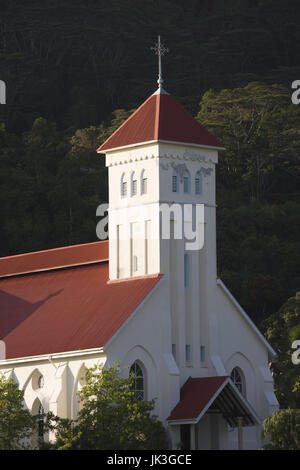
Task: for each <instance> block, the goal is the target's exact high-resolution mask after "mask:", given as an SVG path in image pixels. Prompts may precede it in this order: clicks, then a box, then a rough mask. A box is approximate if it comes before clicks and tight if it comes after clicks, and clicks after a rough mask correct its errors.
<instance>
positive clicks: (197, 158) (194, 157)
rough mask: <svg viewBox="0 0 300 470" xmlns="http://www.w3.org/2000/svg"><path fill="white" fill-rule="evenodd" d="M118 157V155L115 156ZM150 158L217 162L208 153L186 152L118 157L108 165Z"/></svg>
mask: <svg viewBox="0 0 300 470" xmlns="http://www.w3.org/2000/svg"><path fill="white" fill-rule="evenodd" d="M115 158H116V157H115ZM150 159H157V160H162V159H165V160H183V161H193V162H203V163H207V164H212V165H215V164H216V162H215V161H214V160H213V159H212V158H211V157H210V156H208V155H202V154H187V153H184V154H183V155H178V154H177V155H174V154H172V153H171V154H166V153H165V154H164V155H153V154H152V155H140V156H135V157H125V156H124V158H122V159H120V158H116V160H115V161H111V162H110V163H109V164H108V165H107V166H108V167H112V166H117V165H126V164H128V163H134V162H138V161H143V160H150Z"/></svg>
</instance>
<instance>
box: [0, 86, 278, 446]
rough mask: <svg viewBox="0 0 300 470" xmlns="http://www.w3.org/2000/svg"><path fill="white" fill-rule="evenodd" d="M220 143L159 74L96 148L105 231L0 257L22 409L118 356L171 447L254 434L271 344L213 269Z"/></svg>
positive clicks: (267, 382) (11, 369) (57, 408)
mask: <svg viewBox="0 0 300 470" xmlns="http://www.w3.org/2000/svg"><path fill="white" fill-rule="evenodd" d="M223 149H224V147H223V145H222V143H221V142H220V141H219V140H218V139H216V138H215V137H214V136H212V135H211V134H210V133H209V132H208V131H207V130H206V129H204V128H203V127H202V126H201V125H200V124H199V123H198V122H197V121H196V120H194V118H193V117H192V116H191V115H189V113H187V111H186V110H184V109H183V108H182V107H181V106H180V105H179V103H177V102H176V100H175V99H174V98H173V97H172V96H170V95H169V94H168V93H167V92H166V91H165V90H163V88H162V87H161V86H160V87H159V89H158V90H157V92H156V93H154V94H153V95H151V96H150V97H149V98H148V99H147V100H146V101H145V102H144V103H143V104H142V105H141V106H140V107H139V108H138V109H137V111H136V112H135V113H133V115H131V116H130V118H129V119H127V121H126V122H125V123H124V124H122V126H120V127H119V129H117V131H116V132H114V133H113V134H112V136H110V137H109V139H107V141H106V142H104V144H102V145H101V147H100V148H99V149H98V153H99V154H101V155H100V156H99V158H104V156H103V155H102V154H105V158H106V166H107V167H108V176H109V211H108V214H109V215H108V220H109V241H106V240H105V241H99V242H95V243H89V244H83V245H77V246H70V247H62V248H58V249H53V250H45V251H41V252H35V253H28V254H24V255H16V256H11V257H7V258H1V259H0V309H1V310H0V339H1V340H2V349H0V354H1V356H0V373H2V374H4V375H5V376H6V377H13V378H14V380H16V382H17V383H18V384H19V387H20V388H21V389H23V390H24V399H25V404H26V406H27V407H28V408H29V409H30V410H31V411H32V412H33V413H38V411H39V410H41V409H43V410H44V411H45V412H47V411H52V412H53V413H55V414H57V415H59V416H61V417H68V418H76V415H77V413H78V410H79V406H80V404H79V402H78V396H77V392H78V390H80V388H81V387H82V385H83V384H84V374H85V370H86V369H87V368H89V367H91V366H93V365H95V364H100V365H103V366H104V367H110V366H112V365H113V364H114V362H118V363H119V364H120V366H121V370H122V374H126V373H127V374H128V370H131V371H132V372H133V373H134V374H135V377H136V381H135V382H136V392H137V393H138V394H139V398H140V399H152V398H155V399H156V405H155V413H156V414H157V415H158V416H159V418H160V419H161V420H162V422H163V423H164V425H165V426H166V428H167V431H168V435H169V439H170V447H171V448H173V449H177V448H180V447H181V448H184V449H237V448H244V449H258V448H259V447H260V446H261V444H262V437H261V430H262V428H261V425H262V421H263V419H264V418H265V417H267V416H270V415H271V414H272V413H273V412H274V411H276V410H277V409H278V402H277V399H276V396H275V394H274V390H273V378H272V375H271V373H270V370H269V368H268V363H269V362H270V361H272V360H273V358H274V357H275V356H276V353H275V351H274V350H273V349H272V347H271V346H270V345H269V344H268V342H267V341H266V339H265V338H264V336H263V335H262V334H261V333H260V331H259V330H258V329H257V328H256V326H255V325H254V324H253V322H252V321H251V319H250V318H249V317H248V316H247V314H246V313H245V311H244V310H243V309H242V307H241V306H240V305H239V303H238V302H237V300H236V299H235V298H234V297H233V296H232V295H231V293H230V292H229V290H228V289H227V288H226V286H225V285H224V283H223V282H222V280H221V279H219V278H218V277H217V270H216V265H217V261H216V260H217V253H216V199H215V192H216V191H215V174H216V165H217V163H218V153H219V151H222V150H223ZM125 366H127V367H128V369H123V367H125Z"/></svg>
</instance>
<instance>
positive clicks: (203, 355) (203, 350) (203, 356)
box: [200, 346, 206, 362]
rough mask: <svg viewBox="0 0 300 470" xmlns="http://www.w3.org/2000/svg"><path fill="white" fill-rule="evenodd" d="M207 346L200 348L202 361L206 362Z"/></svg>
mask: <svg viewBox="0 0 300 470" xmlns="http://www.w3.org/2000/svg"><path fill="white" fill-rule="evenodd" d="M205 360H206V357H205V346H200V361H201V362H205Z"/></svg>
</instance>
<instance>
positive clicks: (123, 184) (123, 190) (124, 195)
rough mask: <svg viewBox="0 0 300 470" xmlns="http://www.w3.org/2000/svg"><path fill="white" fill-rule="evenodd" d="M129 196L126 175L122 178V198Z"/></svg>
mask: <svg viewBox="0 0 300 470" xmlns="http://www.w3.org/2000/svg"><path fill="white" fill-rule="evenodd" d="M126 196H127V181H126V178H125V173H123V175H122V177H121V197H126Z"/></svg>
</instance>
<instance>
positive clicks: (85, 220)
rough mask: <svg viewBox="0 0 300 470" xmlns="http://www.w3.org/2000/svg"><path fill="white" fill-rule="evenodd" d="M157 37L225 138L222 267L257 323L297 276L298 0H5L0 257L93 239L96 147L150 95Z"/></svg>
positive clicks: (98, 173) (0, 43) (181, 93)
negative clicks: (294, 101)
mask: <svg viewBox="0 0 300 470" xmlns="http://www.w3.org/2000/svg"><path fill="white" fill-rule="evenodd" d="M158 34H161V36H162V40H163V42H164V43H165V44H166V45H167V46H168V48H169V49H170V51H169V53H168V54H167V55H166V56H165V57H164V60H163V68H164V79H165V88H166V89H167V90H168V92H169V93H171V94H172V95H173V96H174V97H175V98H176V99H177V100H178V101H179V102H180V103H181V104H182V105H184V106H185V107H186V108H187V109H188V110H189V111H190V112H191V113H192V114H193V116H195V117H196V118H197V119H198V120H199V121H200V122H201V123H202V124H203V125H204V126H206V127H207V128H208V129H209V130H210V131H212V132H213V133H214V135H216V136H217V137H218V138H220V139H221V141H222V142H224V144H225V146H226V148H227V150H226V151H225V152H222V153H221V154H220V157H219V165H218V168H217V203H218V210H217V242H218V272H219V275H220V277H222V279H223V280H224V282H225V283H226V284H227V285H228V287H229V288H230V290H231V291H232V292H233V294H234V295H235V296H236V297H237V299H238V300H239V302H240V303H241V304H242V306H243V307H244V308H245V309H246V311H247V312H248V313H249V315H250V316H251V318H252V319H253V320H254V321H255V323H256V324H258V325H259V326H260V325H263V324H265V323H264V322H266V321H267V320H268V318H270V316H271V315H274V314H276V312H278V311H279V309H280V308H281V306H282V305H283V304H284V303H285V302H286V301H287V300H288V299H289V298H291V297H294V296H295V294H296V292H297V290H299V284H300V282H299V281H300V279H299V278H300V275H299V265H300V254H299V253H300V242H299V228H300V191H299V182H300V171H299V168H300V163H299V153H300V106H297V105H294V104H292V102H291V94H292V89H291V83H292V82H293V81H294V80H297V79H298V80H300V62H299V58H300V4H299V1H298V0H285V1H283V0H202V1H199V0H186V1H181V0H174V1H168V0H157V1H154V0H143V1H139V0H124V1H120V0H111V1H110V2H106V1H103V0H85V1H84V2H82V1H78V0H73V1H71V0H26V2H24V1H20V0H14V1H13V2H12V1H10V0H1V10H0V79H1V80H4V81H5V82H6V85H7V104H6V105H0V216H1V231H0V256H8V255H13V254H17V253H22V252H28V251H34V250H41V249H47V248H53V247H57V246H63V245H68V244H76V243H84V242H90V241H94V240H96V232H95V227H96V223H97V218H96V207H97V206H98V205H99V204H100V203H101V202H103V201H107V170H106V168H105V166H104V157H103V156H102V157H101V156H99V155H97V154H96V152H95V149H96V148H97V146H98V145H99V144H100V143H102V142H103V141H104V140H105V139H106V138H107V137H108V136H109V135H110V134H111V132H112V131H113V130H115V129H116V128H117V127H118V126H119V125H120V124H121V123H122V122H123V121H124V119H126V118H127V117H128V116H129V115H130V113H131V112H132V111H133V110H134V109H136V108H137V107H138V106H139V105H140V104H141V103H142V102H143V101H144V100H145V99H146V98H147V97H148V96H149V95H150V94H151V93H153V92H154V91H155V89H156V79H157V58H156V56H155V55H154V54H153V52H152V51H151V47H152V46H153V45H154V44H155V42H156V38H157V35H158ZM275 346H276V345H275Z"/></svg>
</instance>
